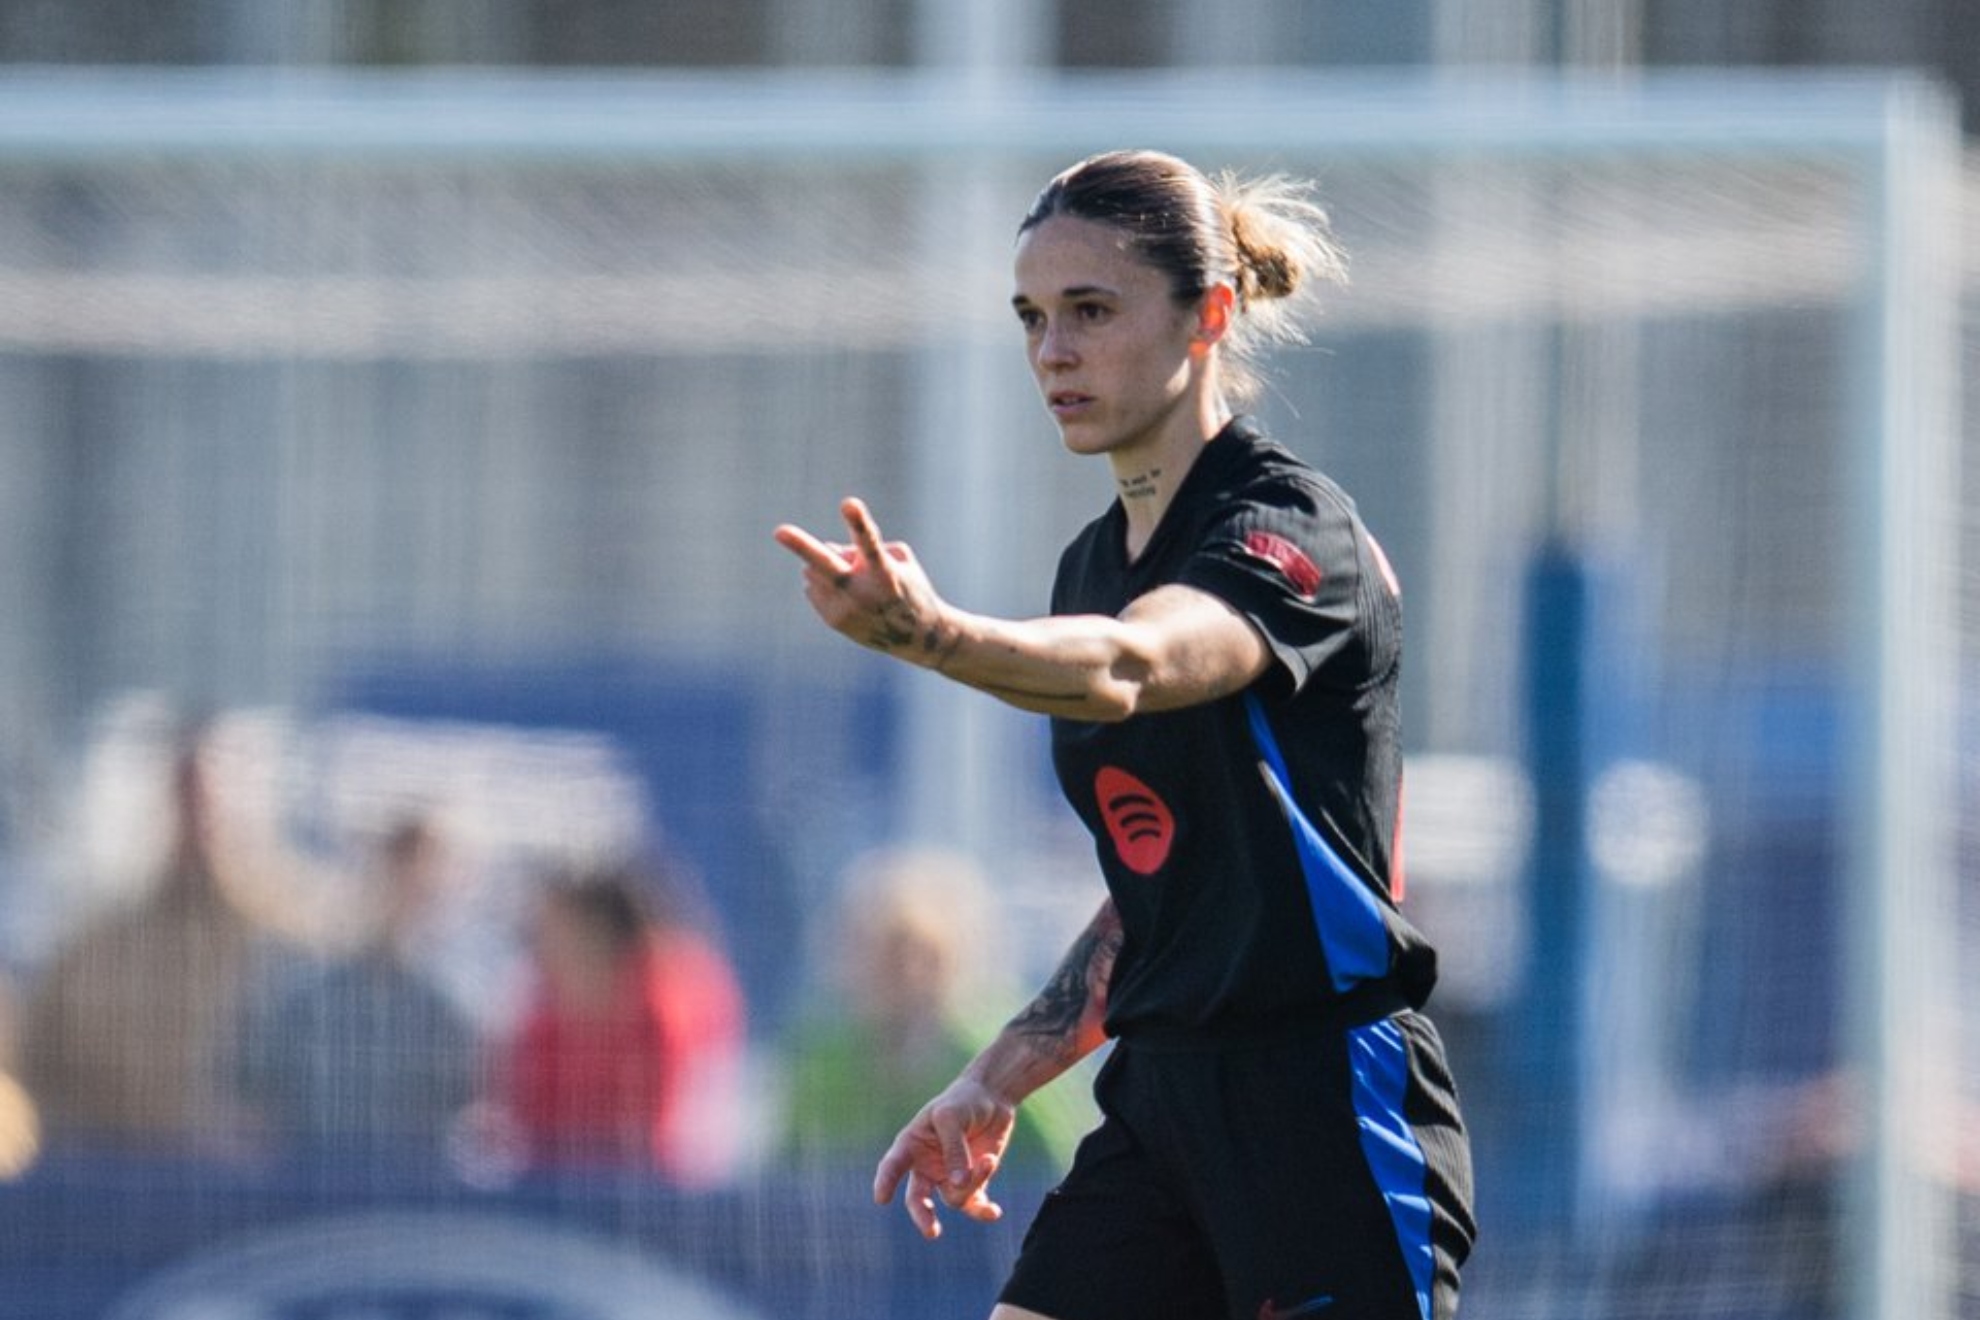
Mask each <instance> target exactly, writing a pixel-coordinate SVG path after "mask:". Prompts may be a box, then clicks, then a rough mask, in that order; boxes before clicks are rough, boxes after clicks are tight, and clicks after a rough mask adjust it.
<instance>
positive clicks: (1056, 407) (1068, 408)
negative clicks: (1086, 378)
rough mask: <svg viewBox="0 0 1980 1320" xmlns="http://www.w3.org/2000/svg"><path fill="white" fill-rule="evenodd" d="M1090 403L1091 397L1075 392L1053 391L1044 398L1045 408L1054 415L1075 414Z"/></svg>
mask: <svg viewBox="0 0 1980 1320" xmlns="http://www.w3.org/2000/svg"><path fill="white" fill-rule="evenodd" d="M1092 402H1093V396H1092V395H1090V394H1081V393H1079V392H1078V391H1076V390H1053V391H1052V392H1051V393H1050V394H1047V395H1046V396H1045V406H1046V407H1048V408H1050V409H1051V410H1052V411H1053V412H1055V413H1068V412H1077V411H1078V410H1079V409H1081V408H1084V407H1085V406H1086V405H1088V404H1090V403H1092Z"/></svg>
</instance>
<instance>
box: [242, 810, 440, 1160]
mask: <svg viewBox="0 0 1980 1320" xmlns="http://www.w3.org/2000/svg"><path fill="white" fill-rule="evenodd" d="M446 861H447V859H446V855H445V847H444V843H443V840H442V837H441V835H440V833H439V832H438V829H437V827H436V826H435V824H434V823H433V822H432V821H431V820H430V819H428V818H426V817H424V816H409V817H406V818H404V819H402V820H400V821H399V822H397V823H396V824H395V825H394V826H393V827H392V828H391V829H390V830H389V831H388V832H387V833H386V835H385V836H384V838H383V840H382V841H381V842H380V844H379V846H378V849H377V854H376V856H375V857H374V858H373V859H372V863H371V865H370V866H369V867H368V868H367V874H366V876H365V877H364V879H365V882H366V891H365V898H366V899H367V900H368V902H367V905H366V906H367V909H368V911H367V915H368V917H369V923H368V925H369V929H368V930H366V931H365V932H364V933H363V935H362V938H361V942H360V944H359V946H358V948H357V949H356V950H355V952H354V953H353V954H352V955H351V956H349V957H347V958H343V959H340V960H337V961H335V962H333V963H331V964H329V965H328V966H327V967H319V969H318V970H316V971H315V973H314V974H312V975H310V976H308V977H307V979H305V980H304V981H303V982H302V984H300V985H298V986H296V987H295V988H293V989H292V990H290V991H289V992H288V993H286V994H284V995H282V996H281V997H280V998H279V999H278V1000H277V1001H276V1003H275V1006H274V1007H273V1009H272V1010H271V1011H268V1012H266V1013H257V1014H254V1015H253V1018H252V1021H251V1023H250V1026H249V1029H248V1030H247V1031H246V1032H245V1035H246V1040H247V1045H246V1048H245V1051H244V1057H243V1068H242V1087H243V1090H244V1091H245V1092H246V1093H247V1094H248V1095H249V1096H250V1097H251V1098H252V1099H253V1100H254V1101H255V1102H256V1103H257V1104H258V1105H259V1107H260V1108H261V1110H262V1111H263V1113H264V1114H265V1115H266V1117H267V1119H268V1121H269V1123H270V1126H271V1128H272V1130H273V1135H274V1136H276V1137H277V1138H280V1139H286V1140H288V1141H290V1142H293V1143H295V1144H296V1145H297V1147H298V1148H300V1149H303V1150H306V1151H310V1152H314V1153H318V1154H335V1155H338V1156H340V1157H345V1158H356V1159H362V1160H367V1161H369V1162H371V1163H373V1164H377V1163H378V1161H379V1160H380V1159H381V1158H385V1159H397V1158H401V1157H403V1158H407V1159H414V1160H420V1161H424V1160H427V1159H431V1158H437V1157H438V1156H439V1155H440V1154H441V1153H442V1151H443V1149H444V1144H445V1138H446V1136H447V1134H448V1130H449V1128H450V1125H451V1124H453V1122H454V1121H455V1120H456V1119H457V1118H458V1117H459V1116H460V1115H461V1114H462V1113H463V1111H464V1110H465V1109H466V1108H467V1106H468V1104H469V1102H470V1101H471V1100H472V1099H473V1098H474V1093H475V1067H476V1061H477V1060H476V1056H477V1050H478V1044H477V1041H476V1037H475V1032H474V1029H473V1028H472V1027H471V1026H470V1025H469V1023H468V1021H467V1020H466V1017H465V1015H464V1014H463V1013H462V1012H461V1011H460V1010H459V1008H458V1007H457V1006H456V1005H455V1004H454V1003H453V1001H451V1000H450V999H449V998H448V997H447V996H446V995H445V994H444V993H442V991H441V990H440V989H439V987H438V986H437V985H436V984H435V983H434V981H433V980H432V978H431V977H430V976H428V975H427V974H426V972H425V971H424V970H422V957H423V952H424V950H425V948H426V937H427V936H428V934H429V932H430V923H431V916H432V912H433V909H434V907H435V905H436V903H437V901H438V900H439V898H440V896H441V889H442V886H443V885H444V883H445V880H446V874H447V872H446Z"/></svg>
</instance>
